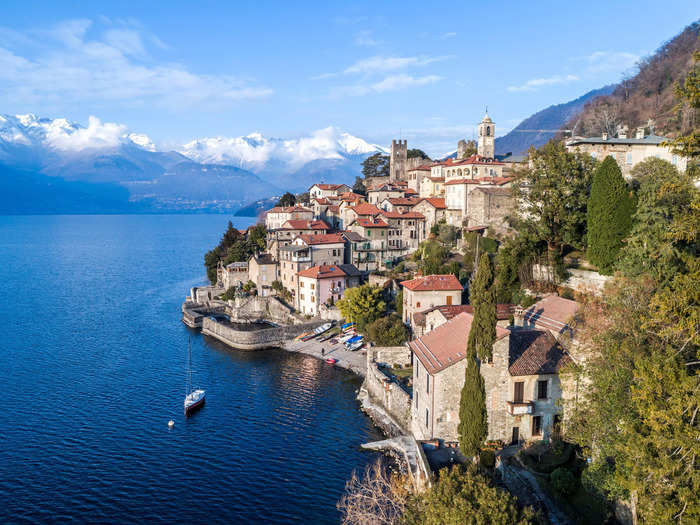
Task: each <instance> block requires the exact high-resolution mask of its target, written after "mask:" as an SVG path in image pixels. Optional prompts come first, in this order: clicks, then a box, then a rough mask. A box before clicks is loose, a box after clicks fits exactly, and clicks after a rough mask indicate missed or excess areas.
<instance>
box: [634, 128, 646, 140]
mask: <svg viewBox="0 0 700 525" xmlns="http://www.w3.org/2000/svg"><path fill="white" fill-rule="evenodd" d="M634 138H635V139H643V138H644V127H643V126H642V127H639V128H637V133H636V135H635V136H634Z"/></svg>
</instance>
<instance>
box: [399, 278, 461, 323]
mask: <svg viewBox="0 0 700 525" xmlns="http://www.w3.org/2000/svg"><path fill="white" fill-rule="evenodd" d="M401 285H402V286H403V322H404V323H405V324H408V325H410V326H411V327H413V323H414V314H416V313H417V312H420V311H423V310H426V309H428V308H432V307H433V306H440V305H443V304H446V305H452V304H461V303H462V291H463V287H462V285H461V284H460V282H459V280H457V277H455V276H454V275H452V274H446V275H425V276H420V277H416V278H415V279H411V280H409V281H402V282H401Z"/></svg>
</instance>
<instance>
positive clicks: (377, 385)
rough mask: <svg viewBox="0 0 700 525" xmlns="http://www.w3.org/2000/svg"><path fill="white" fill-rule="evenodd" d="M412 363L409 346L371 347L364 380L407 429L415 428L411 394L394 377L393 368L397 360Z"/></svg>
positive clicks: (372, 398) (388, 411)
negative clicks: (391, 370) (412, 419)
mask: <svg viewBox="0 0 700 525" xmlns="http://www.w3.org/2000/svg"><path fill="white" fill-rule="evenodd" d="M410 363H411V351H410V350H409V349H408V347H406V346H395V347H371V348H368V349H367V376H366V377H365V382H364V384H363V388H364V389H365V390H366V391H367V393H368V394H369V397H370V398H371V400H372V401H373V402H375V403H377V404H378V405H380V406H381V407H382V408H383V409H384V410H386V412H387V413H388V414H389V415H390V416H391V417H392V418H393V419H394V420H395V421H396V423H398V424H399V426H401V428H402V429H403V430H404V431H405V432H408V431H409V429H410V428H411V396H410V394H409V393H408V392H407V391H406V390H405V389H404V387H402V386H401V385H399V384H398V383H397V382H396V381H395V380H393V379H392V377H391V373H390V369H391V367H393V366H394V364H399V365H401V366H405V365H407V364H410Z"/></svg>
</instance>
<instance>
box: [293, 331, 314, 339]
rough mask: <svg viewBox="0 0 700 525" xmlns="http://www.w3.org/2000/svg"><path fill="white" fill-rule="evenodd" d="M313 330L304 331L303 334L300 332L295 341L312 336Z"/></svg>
mask: <svg viewBox="0 0 700 525" xmlns="http://www.w3.org/2000/svg"><path fill="white" fill-rule="evenodd" d="M312 333H313V332H304V333H303V334H299V335H298V336H296V337H295V338H294V340H295V341H301V340H302V339H304V337H307V336H310V335H311V334H312Z"/></svg>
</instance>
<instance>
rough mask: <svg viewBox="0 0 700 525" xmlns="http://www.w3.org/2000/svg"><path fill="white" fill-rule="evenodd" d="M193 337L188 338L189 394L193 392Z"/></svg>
mask: <svg viewBox="0 0 700 525" xmlns="http://www.w3.org/2000/svg"><path fill="white" fill-rule="evenodd" d="M191 340H192V338H191V337H188V338H187V386H186V388H187V392H186V393H187V395H189V394H190V393H191V392H192V345H191Z"/></svg>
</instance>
